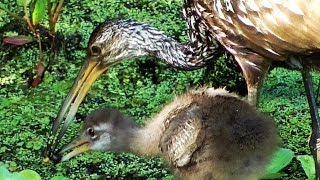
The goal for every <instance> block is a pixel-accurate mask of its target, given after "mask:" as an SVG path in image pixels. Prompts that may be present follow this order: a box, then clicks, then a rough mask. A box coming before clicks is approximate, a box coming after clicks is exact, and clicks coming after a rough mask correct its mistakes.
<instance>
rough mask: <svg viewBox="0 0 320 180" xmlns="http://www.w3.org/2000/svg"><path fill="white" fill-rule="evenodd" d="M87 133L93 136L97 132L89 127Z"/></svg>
mask: <svg viewBox="0 0 320 180" xmlns="http://www.w3.org/2000/svg"><path fill="white" fill-rule="evenodd" d="M87 133H88V134H89V135H90V136H91V137H94V136H95V134H94V130H93V129H92V128H88V129H87Z"/></svg>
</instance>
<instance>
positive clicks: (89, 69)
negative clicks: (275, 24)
mask: <svg viewBox="0 0 320 180" xmlns="http://www.w3.org/2000/svg"><path fill="white" fill-rule="evenodd" d="M108 67H109V65H105V64H103V63H102V61H101V60H97V59H94V58H92V57H88V59H87V61H86V62H85V64H84V65H83V66H82V68H81V70H80V72H79V74H78V76H77V78H76V80H75V81H74V83H73V85H72V88H71V90H70V92H69V94H68V96H67V97H66V99H65V100H64V102H63V105H62V106H61V108H60V111H59V113H58V116H57V118H56V119H55V121H54V123H53V125H52V129H51V132H52V135H53V140H52V141H51V142H50V141H49V142H48V145H47V151H48V152H52V151H55V149H56V147H57V144H58V142H59V140H60V139H61V138H62V137H63V135H64V134H65V132H66V130H67V128H68V126H69V124H70V122H71V120H72V119H73V118H74V116H75V114H76V112H77V110H78V107H79V105H80V103H81V102H82V101H83V99H84V97H85V95H86V94H87V92H88V91H89V89H90V87H91V86H92V84H93V83H94V82H95V80H96V79H97V78H98V77H99V76H100V75H101V74H102V73H103V72H105V71H106V70H107V69H108ZM70 106H71V107H70ZM69 108H70V109H69ZM68 110H69V111H68ZM67 113H68V114H67ZM66 114H67V116H66V118H65V120H64V121H62V120H63V118H64V116H65V115H66ZM61 124H63V126H62V127H61V129H60V132H59V131H58V129H59V127H60V126H61Z"/></svg>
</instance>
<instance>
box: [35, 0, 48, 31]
mask: <svg viewBox="0 0 320 180" xmlns="http://www.w3.org/2000/svg"><path fill="white" fill-rule="evenodd" d="M46 5H47V0H37V2H36V4H35V6H34V10H33V12H32V23H33V24H34V25H36V24H38V23H39V22H40V21H41V20H42V19H43V18H44V16H45V13H46Z"/></svg>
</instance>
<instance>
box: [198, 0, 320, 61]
mask: <svg viewBox="0 0 320 180" xmlns="http://www.w3.org/2000/svg"><path fill="white" fill-rule="evenodd" d="M192 2H194V6H195V7H197V12H198V13H199V15H200V16H201V17H202V18H203V19H205V21H206V22H207V25H208V26H209V27H210V28H211V29H212V30H213V32H214V34H215V36H216V38H217V39H218V40H219V41H220V42H221V43H222V44H223V45H225V46H226V47H227V49H228V50H231V51H232V49H234V50H235V51H236V50H237V48H236V47H239V48H241V46H242V48H243V49H245V48H248V49H249V50H250V51H252V52H256V53H259V54H261V55H264V56H265V57H269V58H273V59H274V60H276V59H277V57H278V59H281V58H280V57H282V58H286V55H288V54H308V53H309V52H313V51H318V50H319V49H320V36H319V29H320V11H319V7H320V1H319V0H307V1H306V0H192ZM234 53H236V52H234Z"/></svg>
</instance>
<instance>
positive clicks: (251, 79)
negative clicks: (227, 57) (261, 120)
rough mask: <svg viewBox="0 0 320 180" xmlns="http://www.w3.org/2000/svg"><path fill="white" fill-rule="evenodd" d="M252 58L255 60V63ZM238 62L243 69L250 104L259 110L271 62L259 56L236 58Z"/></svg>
mask: <svg viewBox="0 0 320 180" xmlns="http://www.w3.org/2000/svg"><path fill="white" fill-rule="evenodd" d="M250 58H252V59H254V61H253V60H252V59H250ZM247 59H249V60H251V61H252V62H250V63H248V61H249V60H247ZM236 60H237V61H238V63H239V65H240V67H241V69H242V72H243V75H244V78H245V80H246V83H247V89H248V102H249V104H250V105H252V106H254V107H257V108H258V106H259V96H260V89H261V87H262V85H263V82H264V79H265V77H266V75H267V73H268V70H269V68H270V66H271V61H269V60H268V59H265V58H263V57H261V56H259V55H255V56H253V55H252V56H249V57H246V56H244V57H236Z"/></svg>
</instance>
